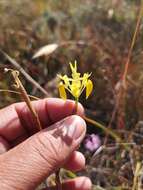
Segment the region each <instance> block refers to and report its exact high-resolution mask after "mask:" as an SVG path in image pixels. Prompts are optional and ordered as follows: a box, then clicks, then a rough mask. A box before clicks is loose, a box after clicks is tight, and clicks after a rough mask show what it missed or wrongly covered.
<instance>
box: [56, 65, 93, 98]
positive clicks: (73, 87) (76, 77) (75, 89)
mask: <svg viewBox="0 0 143 190" xmlns="http://www.w3.org/2000/svg"><path fill="white" fill-rule="evenodd" d="M70 69H71V73H72V74H71V76H72V77H71V78H70V77H68V76H67V75H64V76H62V75H58V77H59V78H60V79H61V82H60V83H59V94H60V97H61V98H63V99H66V98H67V95H66V90H68V91H69V92H70V93H71V94H72V96H74V98H75V99H76V100H78V99H79V97H80V95H81V94H82V92H83V90H84V89H86V99H87V98H88V97H89V95H90V94H91V92H92V89H93V83H92V81H91V80H90V79H89V77H90V75H91V74H89V73H85V74H84V75H83V76H82V77H81V74H80V73H78V72H77V62H76V61H75V63H74V64H72V63H70Z"/></svg>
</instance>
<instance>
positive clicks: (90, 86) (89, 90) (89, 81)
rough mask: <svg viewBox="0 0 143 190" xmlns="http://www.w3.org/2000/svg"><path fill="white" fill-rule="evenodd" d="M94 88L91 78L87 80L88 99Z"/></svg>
mask: <svg viewBox="0 0 143 190" xmlns="http://www.w3.org/2000/svg"><path fill="white" fill-rule="evenodd" d="M92 90H93V83H92V81H91V80H88V81H87V84H86V99H87V98H88V97H89V95H90V94H91V92H92Z"/></svg>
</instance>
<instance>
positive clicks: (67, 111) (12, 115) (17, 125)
mask: <svg viewBox="0 0 143 190" xmlns="http://www.w3.org/2000/svg"><path fill="white" fill-rule="evenodd" d="M32 104H33V107H34V108H35V110H36V112H37V113H38V116H39V119H40V121H41V124H42V126H43V127H47V126H49V125H51V124H53V123H55V122H57V121H59V120H61V119H63V118H64V117H67V116H69V115H72V114H73V110H74V109H75V103H74V101H71V100H66V101H64V100H62V99H59V98H46V99H43V100H38V101H33V102H32ZM77 114H78V115H83V107H82V106H81V105H80V104H79V106H78V111H77ZM0 116H1V123H0V135H1V136H3V137H4V138H5V139H7V140H8V141H14V140H15V139H16V140H17V141H19V140H18V138H20V139H24V137H25V138H26V137H27V132H28V133H30V135H31V134H33V133H34V132H36V131H37V129H36V127H35V126H36V125H35V122H34V120H33V117H32V114H31V112H30V111H29V109H28V107H27V105H26V103H25V102H22V103H16V104H12V105H11V106H8V107H6V108H4V109H2V110H0Z"/></svg>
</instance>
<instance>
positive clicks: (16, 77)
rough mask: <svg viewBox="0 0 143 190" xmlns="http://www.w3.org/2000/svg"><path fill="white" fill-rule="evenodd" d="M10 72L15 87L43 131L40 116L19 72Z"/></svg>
mask: <svg viewBox="0 0 143 190" xmlns="http://www.w3.org/2000/svg"><path fill="white" fill-rule="evenodd" d="M8 71H11V74H12V76H13V78H14V81H15V85H14V86H15V87H16V89H18V91H19V93H20V95H21V97H22V98H23V100H24V101H25V103H26V104H27V106H28V108H29V110H30V112H31V114H32V116H33V119H34V120H35V123H36V126H37V129H38V130H39V131H40V130H41V129H42V126H41V123H40V120H39V117H38V114H37V113H36V111H35V109H34V108H33V106H32V103H31V100H30V98H29V96H28V94H27V92H26V90H25V88H24V86H23V84H22V82H21V81H20V79H19V72H18V71H16V70H12V69H8Z"/></svg>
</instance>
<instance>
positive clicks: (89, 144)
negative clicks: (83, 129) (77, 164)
mask: <svg viewBox="0 0 143 190" xmlns="http://www.w3.org/2000/svg"><path fill="white" fill-rule="evenodd" d="M100 145H101V140H100V138H99V136H98V135H95V134H91V135H88V136H87V138H86V139H85V141H84V146H85V148H86V149H87V150H89V151H90V152H94V151H96V150H97V149H98V148H99V147H100Z"/></svg>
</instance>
